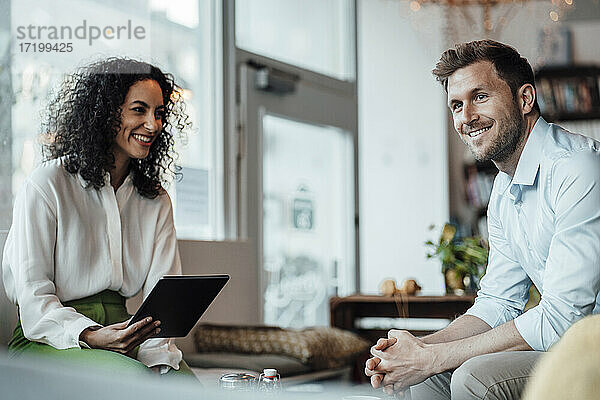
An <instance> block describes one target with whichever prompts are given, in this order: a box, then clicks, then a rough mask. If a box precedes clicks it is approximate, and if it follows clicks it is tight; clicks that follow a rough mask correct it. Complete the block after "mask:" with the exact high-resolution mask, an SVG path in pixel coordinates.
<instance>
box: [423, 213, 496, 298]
mask: <svg viewBox="0 0 600 400" xmlns="http://www.w3.org/2000/svg"><path fill="white" fill-rule="evenodd" d="M430 229H433V226H432V227H431V228H430ZM425 244H426V245H427V246H428V247H429V248H430V250H431V251H430V252H428V253H427V258H432V257H435V258H439V259H440V260H441V261H442V273H443V274H444V278H445V282H446V293H448V294H464V293H465V292H467V293H475V292H476V291H477V289H478V287H479V280H480V279H481V277H482V276H483V274H484V273H485V267H486V265H487V260H488V244H487V241H486V240H485V239H483V238H481V237H480V236H470V237H464V238H457V237H456V227H455V226H454V225H451V224H445V225H444V228H443V229H442V234H441V235H440V238H439V240H438V242H437V243H434V242H432V241H431V240H428V241H427V242H425Z"/></svg>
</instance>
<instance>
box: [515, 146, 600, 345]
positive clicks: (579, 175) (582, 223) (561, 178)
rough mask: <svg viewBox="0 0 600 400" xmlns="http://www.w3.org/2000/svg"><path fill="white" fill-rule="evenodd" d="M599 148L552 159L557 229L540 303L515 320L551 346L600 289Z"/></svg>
mask: <svg viewBox="0 0 600 400" xmlns="http://www.w3.org/2000/svg"><path fill="white" fill-rule="evenodd" d="M599 163H600V153H599V152H585V153H581V154H578V155H577V157H576V158H574V157H569V158H564V159H559V160H557V161H556V162H555V164H554V169H555V171H554V173H553V174H552V176H553V179H552V181H551V182H549V183H548V184H550V185H552V187H551V188H550V190H549V191H548V193H549V196H551V198H550V199H549V201H550V203H551V204H552V205H553V208H554V215H555V227H556V229H555V232H554V235H553V237H552V240H551V243H550V250H549V254H548V259H547V260H546V265H545V267H546V268H545V270H544V274H543V288H542V298H541V301H540V303H539V305H538V306H536V307H534V308H532V309H530V310H528V311H527V312H526V313H524V314H523V315H521V316H519V317H518V318H517V319H516V320H515V325H516V327H517V330H518V331H519V333H520V334H521V336H522V337H523V339H525V341H526V342H527V343H528V344H529V346H531V348H533V349H534V350H538V351H545V350H548V349H549V348H550V347H551V346H552V345H553V344H554V343H556V342H557V341H558V339H559V338H560V337H561V336H562V335H563V333H564V332H565V331H566V330H567V329H568V328H569V327H570V326H571V325H572V324H573V323H575V322H576V321H578V320H579V319H581V318H583V317H584V316H586V315H588V314H591V313H592V311H593V309H594V307H595V304H596V301H597V297H598V292H599V291H600V168H598V165H599Z"/></svg>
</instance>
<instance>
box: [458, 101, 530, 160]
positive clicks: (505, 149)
mask: <svg viewBox="0 0 600 400" xmlns="http://www.w3.org/2000/svg"><path fill="white" fill-rule="evenodd" d="M496 124H497V126H498V137H497V138H496V140H495V141H494V142H493V143H492V144H491V147H490V148H489V149H487V150H486V151H485V153H483V154H479V153H477V152H476V151H475V148H474V147H471V145H469V149H470V150H471V153H473V155H474V156H475V159H476V160H477V161H490V160H493V161H497V162H503V161H506V160H508V159H509V158H510V157H511V156H512V155H513V153H514V152H515V151H516V150H517V147H518V146H519V143H520V141H521V139H522V138H523V134H524V126H525V120H524V118H523V116H522V115H521V113H520V112H519V108H518V105H517V104H516V102H515V103H514V104H513V107H512V110H511V112H510V115H509V116H508V117H507V118H503V119H502V120H498V121H496Z"/></svg>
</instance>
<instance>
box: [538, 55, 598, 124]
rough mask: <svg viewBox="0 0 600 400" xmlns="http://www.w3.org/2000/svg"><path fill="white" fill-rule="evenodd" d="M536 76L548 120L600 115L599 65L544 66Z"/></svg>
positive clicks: (591, 117) (590, 117) (576, 118)
mask: <svg viewBox="0 0 600 400" xmlns="http://www.w3.org/2000/svg"><path fill="white" fill-rule="evenodd" d="M535 80H536V87H537V92H538V103H539V105H540V109H541V112H542V116H543V117H544V119H545V120H546V121H548V122H557V121H573V120H591V119H600V67H598V66H562V67H544V68H540V69H539V70H538V71H537V72H536V77H535Z"/></svg>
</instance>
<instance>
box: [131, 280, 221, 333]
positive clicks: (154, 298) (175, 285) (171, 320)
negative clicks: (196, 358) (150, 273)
mask: <svg viewBox="0 0 600 400" xmlns="http://www.w3.org/2000/svg"><path fill="white" fill-rule="evenodd" d="M228 280H229V275H225V274H224V275H167V276H164V277H162V278H161V279H160V280H159V281H158V282H157V283H156V285H154V288H153V289H152V291H151V292H150V294H149V295H148V297H146V300H144V302H143V303H142V305H141V306H140V308H139V309H138V310H137V312H136V313H135V315H134V316H133V318H132V319H131V321H130V322H129V325H128V326H130V325H132V324H134V323H136V322H137V321H141V320H142V319H144V318H146V317H152V320H153V321H156V320H159V321H160V333H159V334H158V335H156V336H154V337H160V338H170V337H183V336H187V334H188V333H190V330H191V329H192V328H193V327H194V325H195V324H196V322H198V320H199V319H200V317H201V316H202V314H204V312H205V311H206V309H207V308H208V306H209V305H210V303H212V302H213V300H214V299H215V297H217V295H218V294H219V292H220V291H221V289H223V287H224V286H225V284H226V283H227V281H228Z"/></svg>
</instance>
